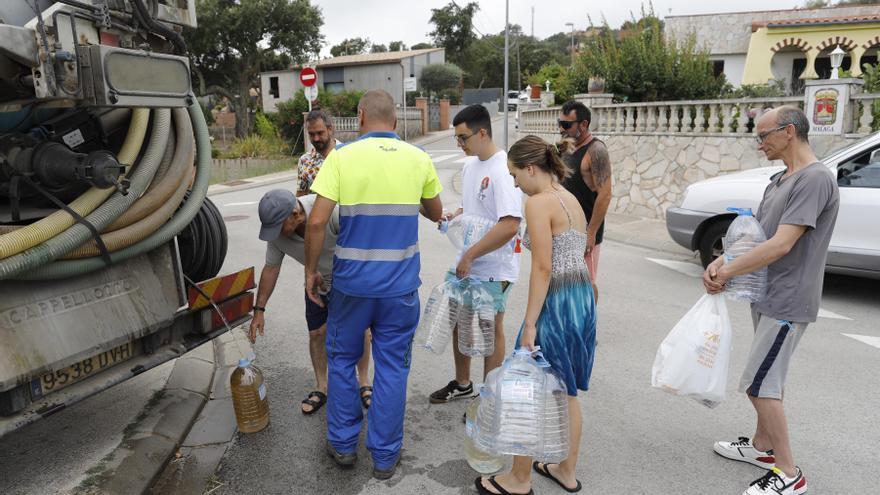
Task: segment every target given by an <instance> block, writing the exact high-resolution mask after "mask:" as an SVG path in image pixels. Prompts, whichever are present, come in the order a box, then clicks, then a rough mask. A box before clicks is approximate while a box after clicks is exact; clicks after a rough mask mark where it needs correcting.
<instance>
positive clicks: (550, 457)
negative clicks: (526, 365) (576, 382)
mask: <svg viewBox="0 0 880 495" xmlns="http://www.w3.org/2000/svg"><path fill="white" fill-rule="evenodd" d="M538 363H539V364H540V365H542V366H543V367H545V369H546V371H547V376H546V379H545V385H544V394H543V406H542V408H541V409H542V411H543V412H544V416H543V418H542V420H541V428H542V436H541V448H540V449H539V451H538V453H537V454H536V455H535V459H536V460H538V461H540V462H546V463H559V462H562V461H564V460H565V459H567V458H568V451H569V423H568V389H567V388H566V387H565V383H564V382H563V381H562V380H561V379H560V378H559V377H558V376H557V375H556V374H555V373H553V372H552V371H551V370H550V364H549V363H547V361H545V360H543V359H538Z"/></svg>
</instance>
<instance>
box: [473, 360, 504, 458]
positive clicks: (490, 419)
mask: <svg viewBox="0 0 880 495" xmlns="http://www.w3.org/2000/svg"><path fill="white" fill-rule="evenodd" d="M500 371H501V368H495V369H494V370H492V371H490V372H489V373H488V374H487V375H486V383H485V384H484V385H483V387H482V388H481V389H480V400H479V402H478V403H477V411H476V423H475V424H474V428H473V429H472V430H467V433H468V435H469V436H470V438H471V440H472V441H473V444H474V447H475V448H477V449H479V450H480V451H482V452H489V453H495V452H497V451H496V449H495V439H496V438H497V437H498V430H497V427H498V424H497V423H496V421H495V391H494V387H495V380H496V377H497V376H498V373H499V372H500Z"/></svg>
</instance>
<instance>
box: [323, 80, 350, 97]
mask: <svg viewBox="0 0 880 495" xmlns="http://www.w3.org/2000/svg"><path fill="white" fill-rule="evenodd" d="M324 91H328V92H330V93H334V94H336V93H341V92H343V91H345V83H344V82H325V83H324Z"/></svg>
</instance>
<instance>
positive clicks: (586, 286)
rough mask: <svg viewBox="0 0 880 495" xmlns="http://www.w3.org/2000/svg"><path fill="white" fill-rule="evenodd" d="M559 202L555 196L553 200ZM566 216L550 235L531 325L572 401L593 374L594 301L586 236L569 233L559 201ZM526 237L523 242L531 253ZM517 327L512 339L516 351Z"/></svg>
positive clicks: (578, 233) (594, 345) (569, 219)
mask: <svg viewBox="0 0 880 495" xmlns="http://www.w3.org/2000/svg"><path fill="white" fill-rule="evenodd" d="M557 198H558V196H557ZM559 202H560V203H561V204H562V208H563V209H564V210H565V214H566V215H567V216H568V221H569V230H566V231H565V232H560V233H559V234H555V235H553V244H552V271H551V275H550V288H549V290H548V292H547V298H546V299H545V300H544V306H543V307H542V308H541V313H540V315H539V316H538V323H537V325H536V327H537V330H538V333H537V337H536V338H535V345H539V346H541V352H542V353H543V354H544V357H545V358H546V359H547V361H548V362H549V363H550V366H551V368H552V369H553V370H554V371H555V372H556V373H558V374H559V376H560V377H561V378H562V379H563V381H564V382H565V385H566V388H567V389H568V395H570V396H576V395H577V391H578V390H584V391H586V390H587V389H588V388H589V384H590V374H591V373H592V371H593V358H594V356H595V351H596V302H595V299H594V297H593V285H592V284H591V283H590V273H589V272H588V271H587V264H586V262H585V261H584V252H585V251H586V248H587V235H586V234H584V233H583V232H578V231H576V230H574V229H572V228H571V227H570V226H571V215H570V214H569V212H568V208H566V207H565V203H563V202H562V199H561V198H560V199H559ZM529 241H530V239H529V236H528V233H527V234H526V236H525V239H524V240H523V244H524V245H525V246H526V248H530V246H531V243H530V242H529ZM521 336H522V328H520V333H519V336H517V347H519V341H520V337H521Z"/></svg>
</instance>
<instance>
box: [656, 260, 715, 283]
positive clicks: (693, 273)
mask: <svg viewBox="0 0 880 495" xmlns="http://www.w3.org/2000/svg"><path fill="white" fill-rule="evenodd" d="M645 259H646V260H648V261H653V262H654V263H657V264H658V265H660V266H665V267H666V268H669V269H670V270H675V271H677V272H678V273H683V274H685V275H687V276H688V277H694V278H702V276H703V269H702V268H701V267H700V266H698V265H695V264H693V263H687V262H685V261H673V260H663V259H657V258H645Z"/></svg>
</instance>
